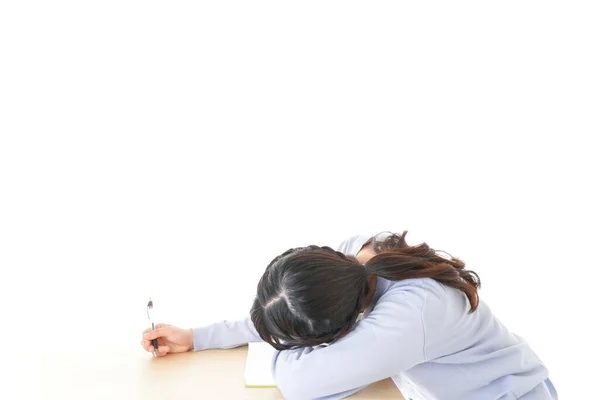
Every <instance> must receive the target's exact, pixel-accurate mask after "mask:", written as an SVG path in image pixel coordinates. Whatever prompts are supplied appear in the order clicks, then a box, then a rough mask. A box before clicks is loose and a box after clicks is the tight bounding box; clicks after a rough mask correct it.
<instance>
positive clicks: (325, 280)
mask: <svg viewBox="0 0 600 400" xmlns="http://www.w3.org/2000/svg"><path fill="white" fill-rule="evenodd" d="M406 234H407V232H406V231H405V232H404V233H402V234H401V235H399V234H394V233H391V234H390V235H389V236H387V237H386V238H385V239H383V240H377V239H376V238H377V236H379V235H376V236H374V237H372V238H371V239H369V240H368V241H367V242H366V244H365V246H370V247H371V249H372V250H373V252H375V253H376V255H375V256H374V257H372V258H371V259H370V260H369V261H368V262H367V263H366V264H365V265H362V264H360V263H359V262H358V261H357V259H356V258H355V257H353V256H348V255H345V254H343V253H341V252H339V251H335V250H333V249H332V248H330V247H327V246H324V247H319V246H314V245H311V246H307V247H297V248H293V249H289V250H287V251H286V252H284V253H283V254H281V255H279V256H277V257H275V259H273V261H271V263H270V264H269V265H268V266H267V269H266V270H265V273H264V274H263V276H262V278H261V279H260V282H259V283H258V288H257V296H256V299H255V300H254V304H253V305H252V309H251V311H250V316H251V319H252V322H253V324H254V326H255V327H256V330H257V331H258V333H259V335H260V337H261V338H262V339H263V340H264V341H265V342H267V343H269V344H271V345H272V346H273V347H275V348H276V349H278V350H285V349H292V348H297V347H307V346H317V345H320V344H323V343H329V342H331V341H333V340H335V339H337V338H339V337H340V336H342V335H344V334H345V333H347V332H348V331H350V330H351V329H352V327H353V326H354V324H355V323H356V320H357V318H358V315H359V314H360V313H361V312H362V311H363V308H364V302H365V299H366V298H367V296H368V295H369V293H370V287H369V276H372V275H376V276H379V277H382V278H385V279H389V280H393V281H398V280H403V279H414V278H432V279H435V280H436V281H438V282H440V283H442V284H444V285H447V286H450V287H453V288H456V289H459V290H461V291H462V292H464V293H465V295H466V296H467V298H468V300H469V303H470V304H471V310H470V312H473V311H475V310H476V309H477V305H478V303H479V296H478V294H477V289H478V288H479V287H480V281H479V277H478V275H477V274H476V273H475V272H473V271H469V270H466V269H464V268H465V264H464V262H462V261H461V260H459V259H457V258H454V257H451V256H450V257H449V258H444V257H441V256H440V255H438V254H437V252H436V251H435V250H433V249H431V248H430V247H429V246H428V245H427V244H426V243H422V244H420V245H417V246H409V245H408V244H407V243H406V240H405V237H406ZM363 247H364V246H363Z"/></svg>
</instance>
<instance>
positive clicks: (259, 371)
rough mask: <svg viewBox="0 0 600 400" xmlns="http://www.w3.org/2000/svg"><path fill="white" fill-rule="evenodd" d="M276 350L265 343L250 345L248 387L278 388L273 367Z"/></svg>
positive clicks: (246, 376) (247, 373) (247, 366)
mask: <svg viewBox="0 0 600 400" xmlns="http://www.w3.org/2000/svg"><path fill="white" fill-rule="evenodd" d="M274 353H275V349H274V348H273V347H271V346H270V345H268V344H267V343H264V342H259V343H249V344H248V358H247V359H246V373H245V379H246V387H276V386H275V381H274V380H273V375H272V374H271V367H272V362H273V355H274Z"/></svg>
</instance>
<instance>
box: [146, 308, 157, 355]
mask: <svg viewBox="0 0 600 400" xmlns="http://www.w3.org/2000/svg"><path fill="white" fill-rule="evenodd" d="M153 307H154V305H153V304H152V297H150V300H148V306H147V307H146V314H148V321H150V328H151V329H152V330H154V321H153V320H152V318H151V317H150V314H151V312H152V309H153ZM152 346H154V357H156V356H158V340H156V339H152Z"/></svg>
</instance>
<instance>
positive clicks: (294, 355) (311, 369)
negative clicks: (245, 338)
mask: <svg viewBox="0 0 600 400" xmlns="http://www.w3.org/2000/svg"><path fill="white" fill-rule="evenodd" d="M424 296H425V295H424V292H423V291H419V290H417V288H414V287H413V288H406V289H402V288H400V290H391V291H390V292H387V293H385V294H384V295H383V296H382V298H381V299H380V300H379V302H378V303H377V305H376V306H375V308H374V309H373V311H372V312H371V313H370V314H369V315H368V316H367V317H366V318H365V319H363V320H362V321H360V322H359V323H357V325H356V327H355V328H354V329H353V330H352V331H351V332H350V333H349V334H348V335H347V336H345V337H343V338H342V339H339V340H338V341H336V342H333V343H331V344H330V345H329V346H319V347H316V348H312V347H306V348H301V349H296V350H285V351H279V352H274V355H273V365H272V370H273V376H274V378H275V382H276V384H277V386H278V387H279V389H280V390H281V392H282V393H283V395H284V397H285V398H286V399H289V400H305V399H320V400H325V399H327V400H334V399H341V398H344V397H347V396H349V395H350V394H352V393H354V392H356V391H358V390H360V389H361V388H362V387H364V386H366V385H368V384H370V383H373V382H377V381H380V380H382V379H385V378H388V377H390V376H394V375H396V374H398V373H401V372H403V371H406V370H408V369H410V368H411V367H413V366H415V365H417V364H419V363H421V362H423V361H424V358H425V356H424V350H423V349H424V345H425V338H424V329H423V319H422V308H423V304H424Z"/></svg>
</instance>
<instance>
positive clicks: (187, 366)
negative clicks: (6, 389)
mask: <svg viewBox="0 0 600 400" xmlns="http://www.w3.org/2000/svg"><path fill="white" fill-rule="evenodd" d="M247 351H248V348H247V347H246V346H244V347H239V348H236V349H231V350H208V351H200V352H195V353H184V354H171V355H168V356H166V357H160V358H153V357H152V356H151V355H150V354H149V353H145V352H144V351H143V350H142V349H136V350H133V349H131V348H129V349H112V350H110V351H109V350H107V349H104V350H102V351H99V349H96V351H94V350H89V349H88V350H83V351H82V352H81V353H79V354H74V353H69V354H61V353H55V354H46V355H44V356H42V357H38V358H37V360H36V361H35V362H36V364H37V366H38V367H39V370H38V376H37V378H38V379H35V380H33V379H29V378H28V379H27V380H26V381H24V382H23V385H22V387H21V389H20V390H18V391H17V392H13V394H14V393H17V394H19V396H17V395H14V396H10V397H3V396H1V395H0V397H2V398H3V399H4V398H6V399H7V400H8V399H17V398H19V399H20V398H29V399H52V400H54V399H64V400H71V399H78V400H79V399H103V400H108V399H110V400H125V399H127V400H132V399H139V400H165V399H166V400H192V399H193V400H221V399H222V400H281V399H283V396H282V395H281V393H280V392H279V390H277V389H247V388H245V387H244V369H245V363H246V354H247ZM31 361H32V362H33V360H31ZM30 365H31V364H30ZM31 372H33V371H31ZM30 377H31V378H33V376H30ZM13 383H14V382H13ZM1 393H2V389H0V394H1ZM26 393H27V395H26ZM21 396H23V397H21ZM350 399H356V400H359V399H371V400H385V399H395V400H402V399H404V398H403V397H402V395H401V394H400V391H399V390H398V388H397V387H396V385H395V384H394V383H393V382H392V380H391V379H386V380H384V381H381V382H377V383H375V384H373V385H370V386H369V387H367V388H365V389H364V390H363V391H361V392H359V393H357V394H355V395H354V396H352V397H350Z"/></svg>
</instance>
